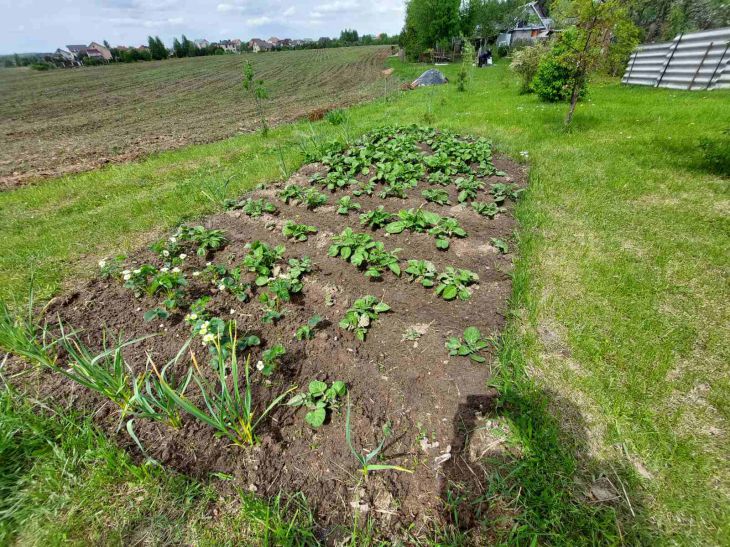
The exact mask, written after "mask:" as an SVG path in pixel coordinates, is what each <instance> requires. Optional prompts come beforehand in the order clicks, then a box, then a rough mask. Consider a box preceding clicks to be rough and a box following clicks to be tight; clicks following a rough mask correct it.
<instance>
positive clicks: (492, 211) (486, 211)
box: [471, 201, 506, 218]
mask: <svg viewBox="0 0 730 547" xmlns="http://www.w3.org/2000/svg"><path fill="white" fill-rule="evenodd" d="M471 206H472V209H474V210H475V211H476V212H477V213H479V214H480V215H482V216H483V217H487V218H494V217H496V216H497V215H498V214H500V213H504V212H505V211H506V209H505V208H504V207H500V206H499V205H497V204H496V203H485V202H483V201H472V202H471Z"/></svg>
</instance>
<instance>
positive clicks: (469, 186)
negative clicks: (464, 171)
mask: <svg viewBox="0 0 730 547" xmlns="http://www.w3.org/2000/svg"><path fill="white" fill-rule="evenodd" d="M455 183H456V188H457V189H458V190H459V196H458V200H459V203H464V202H465V201H469V200H474V199H476V197H477V193H478V192H479V191H480V190H483V189H484V183H483V182H480V181H478V180H477V179H476V177H474V176H473V175H469V176H467V177H459V178H458V179H456V181H455Z"/></svg>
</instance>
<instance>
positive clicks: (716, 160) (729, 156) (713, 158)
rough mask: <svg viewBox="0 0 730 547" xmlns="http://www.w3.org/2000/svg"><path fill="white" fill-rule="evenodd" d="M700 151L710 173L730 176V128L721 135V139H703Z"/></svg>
mask: <svg viewBox="0 0 730 547" xmlns="http://www.w3.org/2000/svg"><path fill="white" fill-rule="evenodd" d="M700 151H701V152H702V159H703V161H704V164H705V166H706V167H707V169H708V170H709V171H711V172H713V173H717V174H718V175H725V176H730V128H728V129H726V130H725V131H723V132H722V133H720V136H719V137H703V138H701V139H700Z"/></svg>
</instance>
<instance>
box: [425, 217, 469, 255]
mask: <svg viewBox="0 0 730 547" xmlns="http://www.w3.org/2000/svg"><path fill="white" fill-rule="evenodd" d="M428 233H429V234H430V235H432V236H434V237H435V238H436V247H437V248H439V249H441V250H446V249H448V248H449V246H450V245H451V242H450V241H449V238H452V237H466V231H465V230H464V228H462V227H461V226H460V225H459V221H458V220H456V219H455V218H441V220H440V221H439V223H438V224H437V225H436V226H434V227H433V228H431V229H430V230H429V231H428Z"/></svg>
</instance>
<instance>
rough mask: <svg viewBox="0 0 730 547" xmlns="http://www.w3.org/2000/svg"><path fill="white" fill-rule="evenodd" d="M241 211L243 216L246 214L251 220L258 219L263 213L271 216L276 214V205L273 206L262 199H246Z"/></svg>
mask: <svg viewBox="0 0 730 547" xmlns="http://www.w3.org/2000/svg"><path fill="white" fill-rule="evenodd" d="M242 210H243V212H244V213H245V214H247V215H248V216H250V217H251V218H258V217H260V216H262V215H263V214H264V213H268V214H270V215H273V214H276V213H277V212H278V209H277V208H276V205H274V204H273V203H271V202H270V201H269V200H267V199H264V198H261V199H253V198H248V199H247V200H246V202H245V203H244V204H243V207H242Z"/></svg>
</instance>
